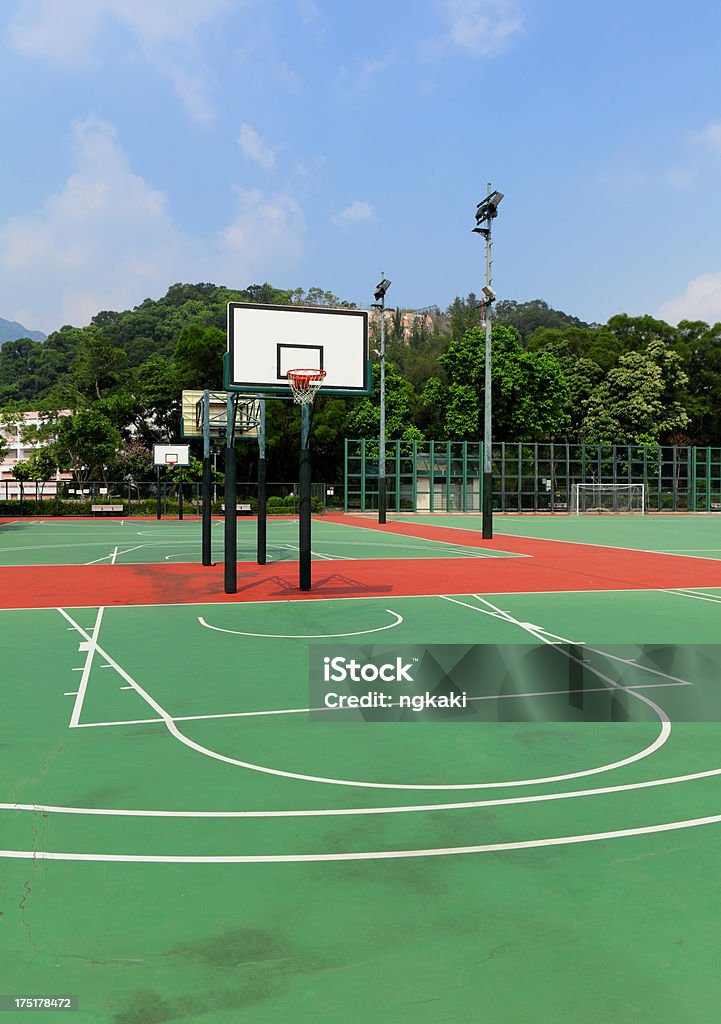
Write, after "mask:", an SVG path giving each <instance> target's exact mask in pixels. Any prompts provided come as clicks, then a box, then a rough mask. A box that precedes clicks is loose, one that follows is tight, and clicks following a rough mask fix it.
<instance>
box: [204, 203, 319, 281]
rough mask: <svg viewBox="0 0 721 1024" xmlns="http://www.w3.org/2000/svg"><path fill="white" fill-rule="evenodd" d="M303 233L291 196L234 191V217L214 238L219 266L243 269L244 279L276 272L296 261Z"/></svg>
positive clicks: (297, 211)
mask: <svg viewBox="0 0 721 1024" xmlns="http://www.w3.org/2000/svg"><path fill="white" fill-rule="evenodd" d="M304 230H305V219H304V217H303V213H302V210H301V208H300V206H299V205H298V203H297V202H296V201H295V199H293V197H292V196H288V195H282V194H281V195H275V196H266V195H264V194H263V193H262V192H261V191H260V190H259V189H250V190H248V191H245V190H243V189H238V208H237V211H236V214H235V216H234V218H233V220H232V222H231V223H230V224H229V225H228V226H227V227H226V228H224V229H223V230H222V231H221V232H220V235H219V238H218V248H219V250H220V251H221V253H222V260H221V266H226V265H227V266H230V267H236V268H238V267H243V268H244V269H243V273H244V275H245V277H246V278H247V277H249V276H252V275H253V274H258V273H260V272H261V268H268V269H272V270H273V271H274V272H275V273H277V272H278V270H279V269H281V268H282V266H284V267H288V266H292V265H294V264H295V263H297V261H298V260H300V258H301V256H302V254H303V232H304ZM246 283H247V282H246Z"/></svg>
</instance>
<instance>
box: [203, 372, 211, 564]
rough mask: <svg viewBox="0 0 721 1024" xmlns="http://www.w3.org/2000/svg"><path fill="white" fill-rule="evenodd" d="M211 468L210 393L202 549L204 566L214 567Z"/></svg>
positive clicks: (205, 419) (205, 414)
mask: <svg viewBox="0 0 721 1024" xmlns="http://www.w3.org/2000/svg"><path fill="white" fill-rule="evenodd" d="M210 491H211V468H210V392H208V391H205V392H204V393H203V482H202V499H203V508H202V524H201V532H202V537H201V547H202V556H203V565H212V564H213V562H212V552H211V545H212V527H213V523H212V499H211V496H210Z"/></svg>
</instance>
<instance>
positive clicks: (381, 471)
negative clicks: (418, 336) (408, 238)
mask: <svg viewBox="0 0 721 1024" xmlns="http://www.w3.org/2000/svg"><path fill="white" fill-rule="evenodd" d="M390 286H391V283H390V281H389V280H388V279H387V278H386V277H383V272H382V271H381V280H380V282H379V284H377V285H376V290H375V292H374V294H373V298H374V299H375V300H376V301H375V302H374V303H373V309H378V310H380V314H381V347H380V350H379V353H378V356H379V359H380V364H381V424H380V438H379V446H378V522H379V523H385V521H386V292H387V291H388V289H389V288H390Z"/></svg>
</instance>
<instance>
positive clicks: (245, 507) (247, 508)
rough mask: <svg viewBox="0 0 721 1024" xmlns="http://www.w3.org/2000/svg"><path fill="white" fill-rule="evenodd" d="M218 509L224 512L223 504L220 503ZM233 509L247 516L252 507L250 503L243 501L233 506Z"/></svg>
mask: <svg viewBox="0 0 721 1024" xmlns="http://www.w3.org/2000/svg"><path fill="white" fill-rule="evenodd" d="M220 511H221V512H225V505H221V506H220ZM235 511H236V512H241V513H242V514H243V515H246V516H248V515H250V513H251V511H252V509H251V507H250V505H248V504H245V503H243V504H242V505H236V506H235Z"/></svg>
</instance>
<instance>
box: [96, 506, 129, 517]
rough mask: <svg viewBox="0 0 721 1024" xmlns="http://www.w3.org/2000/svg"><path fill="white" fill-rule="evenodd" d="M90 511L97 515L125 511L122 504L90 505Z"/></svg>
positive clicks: (115, 513) (109, 514)
mask: <svg viewBox="0 0 721 1024" xmlns="http://www.w3.org/2000/svg"><path fill="white" fill-rule="evenodd" d="M90 511H91V512H92V514H93V515H94V516H97V515H108V516H115V515H122V514H123V512H124V511H125V506H124V505H91V506H90Z"/></svg>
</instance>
